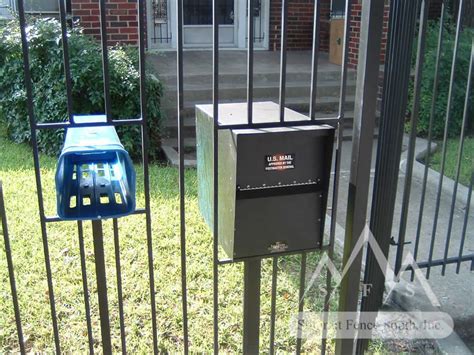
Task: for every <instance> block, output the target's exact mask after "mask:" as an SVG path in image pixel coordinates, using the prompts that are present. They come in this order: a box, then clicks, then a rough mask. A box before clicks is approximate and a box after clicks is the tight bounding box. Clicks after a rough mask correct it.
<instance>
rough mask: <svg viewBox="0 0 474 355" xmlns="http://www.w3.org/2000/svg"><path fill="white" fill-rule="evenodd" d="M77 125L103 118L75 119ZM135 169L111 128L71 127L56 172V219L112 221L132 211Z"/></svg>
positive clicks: (76, 117)
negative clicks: (108, 219)
mask: <svg viewBox="0 0 474 355" xmlns="http://www.w3.org/2000/svg"><path fill="white" fill-rule="evenodd" d="M74 120H75V122H76V123H79V124H81V123H90V122H104V123H105V122H106V116H104V115H94V116H75V117H74ZM135 181H136V176H135V170H134V168H133V164H132V160H131V159H130V156H129V155H128V153H127V151H126V150H125V149H124V148H123V145H122V144H121V143H120V139H119V137H118V135H117V132H116V131H115V128H114V127H113V126H106V125H104V126H95V127H77V128H76V127H74V128H68V129H67V131H66V140H65V142H64V147H63V150H62V152H61V155H60V157H59V161H58V166H57V171H56V196H57V209H58V216H59V217H60V218H62V219H65V220H94V219H102V218H115V217H122V216H125V215H128V214H130V213H132V212H133V211H135Z"/></svg>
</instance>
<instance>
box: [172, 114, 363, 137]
mask: <svg viewBox="0 0 474 355" xmlns="http://www.w3.org/2000/svg"><path fill="white" fill-rule="evenodd" d="M302 113H303V114H304V115H308V112H302ZM329 116H330V117H336V113H334V114H331V115H329ZM327 117H328V115H327V114H322V113H321V112H317V113H316V118H327ZM353 120H354V112H353V111H347V112H345V114H344V127H345V128H352V124H353ZM163 133H164V137H177V136H178V121H177V120H167V121H166V124H165V126H164V131H163ZM183 135H184V137H186V138H194V137H196V120H195V117H194V115H192V116H188V117H183Z"/></svg>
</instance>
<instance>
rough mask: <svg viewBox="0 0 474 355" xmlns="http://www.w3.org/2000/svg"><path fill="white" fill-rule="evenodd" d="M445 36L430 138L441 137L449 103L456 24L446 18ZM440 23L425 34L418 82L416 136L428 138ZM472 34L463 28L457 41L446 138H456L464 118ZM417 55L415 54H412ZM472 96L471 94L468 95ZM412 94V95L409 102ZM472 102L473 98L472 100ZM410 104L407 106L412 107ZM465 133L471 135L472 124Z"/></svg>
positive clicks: (435, 23)
mask: <svg viewBox="0 0 474 355" xmlns="http://www.w3.org/2000/svg"><path fill="white" fill-rule="evenodd" d="M444 26H445V28H444V37H443V44H442V50H441V58H440V69H439V81H438V94H437V98H436V102H435V110H434V120H433V131H432V132H433V138H435V139H439V138H442V137H443V134H444V126H445V118H446V107H447V103H448V93H449V82H450V76H451V64H452V58H453V53H454V38H455V32H456V28H455V24H454V23H453V21H452V19H451V18H449V17H448V21H447V22H446V23H445V25H444ZM438 34H439V21H438V20H434V21H430V23H429V25H428V28H427V33H426V48H425V64H424V67H423V76H422V83H421V95H420V111H419V117H418V127H417V130H418V134H419V135H421V136H427V135H428V127H429V120H430V110H431V103H432V98H433V83H434V76H435V68H436V51H437V46H438V43H437V42H438ZM473 36H474V31H473V30H472V29H469V28H464V29H463V31H462V32H461V36H460V40H459V50H458V56H457V62H456V72H455V80H454V86H453V103H452V106H451V107H452V111H451V118H450V123H449V126H448V136H449V137H455V136H457V135H459V132H460V129H461V123H462V117H463V109H464V100H465V95H466V85H467V74H468V71H469V60H470V55H471V45H472V38H473ZM415 55H416V53H415ZM471 95H472V93H471ZM412 100H413V95H411V101H412ZM471 102H472V97H471ZM411 105H412V104H410V106H409V107H411ZM468 124H469V125H470V126H468V132H469V131H470V132H472V130H473V128H474V127H473V126H472V121H471V122H470V123H468Z"/></svg>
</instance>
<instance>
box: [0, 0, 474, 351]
mask: <svg viewBox="0 0 474 355" xmlns="http://www.w3.org/2000/svg"><path fill="white" fill-rule="evenodd" d="M216 2H217V0H214V1H213V52H212V60H213V90H212V92H213V117H214V156H215V157H217V155H218V150H217V144H216V142H217V137H218V134H219V131H221V130H223V129H231V128H256V129H259V128H266V127H268V126H269V125H268V124H263V123H255V122H254V121H253V111H252V107H253V87H254V84H253V59H254V41H253V40H251V41H248V56H247V63H248V68H247V70H248V71H247V105H248V106H247V108H248V110H247V119H248V120H247V123H246V124H244V125H222V124H220V123H219V109H218V108H219V46H218V38H219V27H218V25H217V18H218V13H217V11H216V9H217V7H216ZM464 2H465V1H463V0H461V1H460V6H459V17H458V22H457V29H456V44H455V53H456V50H457V43H458V37H459V32H460V30H461V21H460V19H461V18H462V14H463V8H464ZM259 3H260V2H258V1H257V0H249V1H248V8H251V9H254V8H256V7H257V6H258V4H259ZM429 3H430V1H429V0H424V1H422V2H419V1H416V2H412V1H409V0H392V1H391V12H390V31H389V37H390V39H389V44H388V53H387V63H386V66H385V67H386V71H385V78H384V95H383V99H382V109H381V116H382V120H381V127H380V137H379V145H378V152H377V167H376V172H375V175H376V181H375V187H374V199H373V203H372V214H371V217H370V221H371V230H372V231H373V232H374V235H375V237H376V238H377V240H378V241H379V242H380V244H381V246H382V249H383V250H384V252H385V253H386V254H388V249H389V242H390V238H388V236H389V235H391V228H392V223H393V215H394V201H395V194H396V190H397V176H398V166H399V160H400V150H401V144H402V138H403V120H402V119H401V117H403V114H404V112H403V110H404V107H406V94H407V92H408V83H409V75H410V61H411V53H410V51H411V47H410V46H409V45H408V46H407V44H406V43H410V42H411V41H412V39H413V37H414V34H415V27H416V20H417V15H418V8H419V7H420V5H421V9H422V11H421V13H420V24H419V42H418V55H417V61H416V73H415V80H414V88H415V90H414V100H413V110H412V116H411V130H410V140H409V149H408V163H407V173H406V181H405V184H404V194H403V196H404V198H403V209H402V216H401V219H400V233H399V236H398V241H397V258H396V269H397V271H398V270H400V269H401V268H403V265H402V260H403V252H404V248H405V243H406V240H407V238H406V237H405V235H406V224H407V215H408V207H409V204H410V200H409V197H410V187H411V176H412V167H413V164H414V157H415V140H416V123H417V122H416V119H417V110H418V105H419V100H420V97H419V90H420V89H419V88H420V80H421V70H422V68H423V49H424V38H425V31H426V26H427V9H428V6H429ZM99 4H100V20H101V43H102V63H103V79H104V98H105V105H104V106H105V114H106V116H107V123H106V124H107V125H113V126H122V125H137V126H138V127H140V132H141V146H142V168H143V195H144V206H143V207H142V208H138V209H137V210H136V214H137V215H141V216H143V218H144V222H145V229H144V231H143V234H144V235H145V238H146V241H147V255H148V271H147V272H148V277H149V302H150V305H151V308H150V315H151V323H152V333H153V334H152V348H153V352H154V353H158V352H161V351H183V352H184V353H188V352H189V351H192V350H193V349H192V344H190V341H189V324H188V321H189V311H188V307H189V301H188V286H187V281H188V274H187V269H186V267H187V264H188V260H187V247H186V241H187V238H186V233H187V229H186V217H187V216H186V191H185V175H186V174H185V169H184V136H183V133H182V132H183V130H184V122H183V120H182V118H181V115H180V112H181V109H182V108H183V87H184V80H185V76H184V75H183V20H182V19H183V6H182V5H183V4H182V1H177V4H176V7H177V14H176V15H177V20H176V22H177V28H176V32H175V33H176V35H177V42H178V46H177V47H178V48H177V63H178V66H177V67H178V75H177V78H178V85H177V87H178V107H177V112H178V132H179V133H178V141H179V206H180V209H179V226H180V233H179V240H180V258H181V259H180V261H181V270H180V272H181V290H180V292H181V300H182V304H181V312H182V324H181V329H182V340H183V341H182V346H179V347H177V348H176V349H160V348H159V334H160V330H159V329H158V328H159V326H158V323H157V319H159V317H160V313H159V312H158V311H157V304H159V302H160V301H159V300H157V299H156V297H155V294H156V290H155V289H156V284H155V272H156V271H158V270H159V264H160V258H155V256H154V249H153V241H154V239H153V235H152V226H151V224H152V211H151V204H150V193H151V190H150V178H149V161H148V155H147V152H148V145H149V139H148V131H147V112H146V104H145V103H146V90H145V27H146V26H145V21H144V19H145V0H138V14H139V46H138V52H139V72H140V103H141V113H140V118H138V119H122V120H114V119H112V117H111V114H110V112H111V111H110V105H111V103H110V83H109V62H108V55H107V53H108V47H107V21H106V12H105V9H106V1H105V0H99ZM288 4H289V1H288V0H283V1H282V8H281V11H282V26H281V28H282V36H281V61H280V65H281V66H280V95H279V104H280V115H279V118H280V120H279V122H276V123H272V124H271V126H272V127H275V126H277V127H286V126H306V125H312V124H315V123H321V124H322V123H325V124H330V125H332V126H334V127H335V128H336V129H337V142H336V151H335V156H334V167H333V173H334V174H333V176H334V178H333V181H332V203H331V212H330V214H331V222H330V228H329V234H328V236H327V238H325V240H324V245H322V246H321V249H320V250H315V251H308V252H303V253H299V254H300V255H298V263H299V284H298V288H299V296H298V300H299V302H298V311H299V312H302V311H303V310H304V306H305V304H304V294H305V286H306V281H307V275H306V270H307V261H308V257H309V255H308V254H310V252H311V253H321V252H323V251H325V252H327V253H328V254H329V255H330V257H332V256H333V254H334V245H335V233H336V227H337V223H336V220H337V213H338V197H339V188H340V187H339V185H340V166H341V155H342V141H343V124H344V104H345V97H346V90H345V89H346V77H347V71H348V58H349V38H350V30H349V28H350V21H351V16H350V15H349V14H350V13H351V8H352V1H351V0H347V1H346V5H345V6H346V8H345V13H346V19H345V32H344V43H345V45H344V52H343V65H342V67H341V78H340V80H341V84H340V98H339V113H338V115H337V116H335V117H326V118H316V104H317V83H318V78H317V73H318V71H317V69H318V59H319V34H320V20H321V16H320V2H319V1H315V7H314V30H313V47H312V64H311V65H312V74H311V92H310V97H308V102H309V103H310V110H309V119H308V120H304V121H296V122H295V121H292V122H288V121H285V110H284V108H285V90H286V63H287V60H286V59H287V36H286V34H287V28H288ZM59 5H60V20H61V28H62V43H63V55H64V75H65V82H66V90H67V108H68V116H69V121H68V122H57V123H38V122H37V119H36V117H35V112H34V104H33V102H34V97H33V90H32V82H31V75H30V63H29V55H28V40H27V32H26V29H27V20H26V18H25V9H24V1H23V0H18V14H19V21H20V27H21V39H22V49H23V62H24V74H25V86H26V95H27V106H28V114H29V122H30V127H31V139H32V146H33V158H34V167H35V173H36V176H35V178H36V186H37V192H38V208H39V216H40V222H41V235H42V241H43V246H42V247H43V252H44V259H45V269H46V279H47V288H48V289H47V293H48V297H49V305H50V315H51V327H52V332H53V336H54V344H55V350H56V352H57V353H60V352H61V351H62V350H63V347H62V345H61V329H60V327H59V322H58V314H57V311H56V303H55V293H54V290H55V289H54V284H53V278H54V276H53V273H52V269H51V264H50V251H49V244H48V226H49V225H50V224H52V223H58V222H61V220H60V218H59V217H57V216H47V215H46V214H45V208H44V200H43V188H42V185H43V181H42V177H41V166H40V158H39V151H38V144H37V135H38V132H39V131H40V130H51V129H67V128H71V127H80V126H81V127H84V126H86V125H88V126H92V125H99V124H92V123H89V124H84V123H76V122H74V118H73V112H72V96H71V85H72V83H71V77H70V68H69V53H68V37H67V26H68V24H67V21H66V9H65V5H64V2H63V1H60V2H59ZM362 5H363V6H362V14H361V29H360V46H359V65H358V79H357V92H356V107H355V122H354V131H353V151H352V160H351V162H352V163H351V176H350V181H349V195H348V209H347V211H348V212H347V219H346V236H345V250H344V258H343V262H344V263H345V262H347V259H348V257H349V255H350V253H351V251H352V250H353V248H354V246H355V242H356V238H357V237H358V236H359V235H360V234H361V233H362V230H363V228H364V225H365V221H366V208H365V207H366V206H367V205H368V193H369V181H370V160H371V159H368V158H370V157H371V151H372V145H373V131H374V125H375V123H376V119H375V117H376V101H377V100H376V99H377V95H378V89H377V88H378V81H379V70H378V67H379V63H380V57H379V53H380V47H381V33H382V26H383V13H384V2H383V1H377V0H364V1H363V2H362ZM445 11H446V6H445V5H444V3H443V8H442V12H441V19H440V21H441V22H442V21H443V19H444V16H445ZM254 13H255V12H254V11H250V12H249V15H248V38H251V39H254V38H255V29H254V24H255V21H254V18H253V17H254ZM441 28H442V27H441ZM400 36H401V37H400ZM403 36H404V37H403ZM441 36H442V33H440V41H439V46H438V57H439V56H440V53H441V51H442V49H441V45H442V40H441ZM403 41H405V42H403ZM407 48H408V50H407ZM455 65H456V55H454V59H453V69H452V74H451V82H450V83H451V84H450V85H451V88H452V85H453V83H454V80H455V77H454V73H455ZM472 67H473V59H472V54H471V64H470V71H469V74H468V75H469V80H468V84H467V89H466V92H467V94H466V104H465V108H464V118H463V124H464V125H465V124H466V122H467V120H468V109H469V107H468V106H469V99H468V98H469V93H470V90H471V79H472ZM437 70H439V67H437ZM396 75H398V78H397V77H396ZM436 77H437V75H436ZM436 86H437V79H435V85H434V87H435V94H434V98H433V101H435V100H436ZM397 90H398V91H397ZM451 91H452V90H450V97H449V99H448V109H447V116H446V123H445V126H446V127H448V125H449V120H450V115H449V113H450V105H451V104H452V100H451V96H452V94H451ZM400 92H401V93H402V94H400ZM404 94H405V95H404ZM404 97H405V98H404ZM389 118H394V119H389ZM446 129H447V128H446ZM465 135H466V131H465V130H464V129H463V130H462V131H461V133H460V141H461V142H463V140H464V138H465ZM430 137H431V136H430ZM446 140H447V133H446V130H445V135H444V140H443V145H442V156H443V158H442V163H441V165H442V167H441V174H440V178H439V179H440V180H439V187H438V191H437V195H436V206H437V208H436V217H435V219H434V223H433V231H432V234H431V245H432V247H431V248H430V253H429V257H428V260H427V261H421V262H418V264H419V265H420V266H421V267H426V268H427V273H428V275H429V272H430V268H431V267H433V266H437V265H439V266H442V268H443V269H442V270H443V273H444V271H445V268H446V265H447V264H450V263H456V264H457V271H459V265H460V264H461V263H462V262H466V261H467V262H471V263H474V254H468V253H467V252H466V251H465V250H464V244H465V240H466V235H467V233H468V231H467V225H468V219H469V207H470V202H471V195H472V184H473V180H474V175H473V177H472V178H471V182H470V186H469V188H468V196H467V205H466V206H467V207H466V210H465V219H464V222H463V223H464V224H463V229H462V237H461V239H460V244H459V246H458V247H459V253H458V254H459V255H458V256H456V257H450V256H449V247H450V236H451V234H450V232H449V233H448V234H447V236H446V239H445V243H446V248H445V252H444V257H443V258H441V259H435V258H434V256H433V245H434V242H435V239H436V238H437V237H436V235H437V233H436V228H437V223H438V213H439V212H438V211H439V204H440V199H441V193H442V184H443V170H444V161H445V159H446V144H447V143H446ZM428 144H429V145H428V149H429V147H431V138H429V139H428ZM460 147H461V148H460V150H459V151H460V153H459V154H461V153H462V144H461V146H460ZM459 159H460V158H459ZM367 162H369V165H367ZM459 164H460V163H459V160H458V162H457V174H456V175H457V177H456V181H455V187H454V193H453V195H452V204H451V213H450V217H449V228H448V230H449V231H451V224H452V223H453V210H454V208H455V201H456V191H457V188H458V179H459ZM427 166H428V165H427ZM218 169H219V167H218V159H217V158H216V159H214V170H213V171H214V219H213V220H214V226H213V247H212V254H213V283H212V284H213V290H212V291H213V298H212V302H213V307H212V308H213V339H207V341H208V343H212V344H213V349H214V352H215V353H218V352H219V349H220V338H219V305H220V303H221V302H222V300H220V299H219V296H220V294H219V282H220V279H219V274H220V271H221V268H225V267H227V264H229V263H230V261H219V258H218V252H219V249H218V238H217V234H218V226H217V221H218V218H217V211H218V199H217V196H218V186H217V180H218V179H217V176H218ZM427 169H428V168H426V169H425V172H424V180H423V195H422V202H421V206H422V207H421V209H420V212H419V226H421V224H422V222H423V220H422V217H423V206H424V204H425V187H426V184H427V182H426V179H427V174H428V173H427ZM4 183H6V184H8V181H6V182H4ZM387 201H388V204H387ZM380 204H387V208H386V209H384V212H380V210H378V209H377V207H378V206H379V205H380ZM0 215H1V217H2V227H3V236H4V242H5V251H6V256H7V263H8V270H9V280H10V285H11V296H12V298H13V306H14V311H15V319H16V326H17V334H18V341H19V349H20V351H21V353H25V351H26V350H28V349H26V348H25V339H24V337H23V330H22V321H21V317H20V308H19V304H18V294H17V290H16V286H15V272H14V271H15V270H14V265H13V258H12V253H11V248H10V239H9V233H8V227H7V216H6V213H5V205H4V200H3V193H2V190H1V186H0ZM119 223H120V220H119V219H114V220H113V237H114V247H115V249H114V252H115V268H116V276H117V281H116V282H117V292H118V295H117V299H118V311H119V324H120V341H121V346H120V348H113V347H112V343H111V329H110V328H111V327H110V320H109V318H110V315H109V298H108V297H109V296H110V295H108V293H107V277H106V273H105V271H106V264H105V258H104V233H103V228H102V221H100V220H99V221H93V222H92V234H93V240H94V256H95V269H96V270H95V272H96V279H97V296H98V304H99V314H100V331H101V342H100V343H101V347H102V350H103V352H104V353H111V352H112V351H122V352H123V353H126V352H127V332H126V324H127V317H126V315H125V313H124V306H123V299H124V296H125V295H124V294H123V290H122V274H121V263H120V243H119V240H120V235H119V230H120V228H119ZM83 224H84V223H83V222H77V232H78V238H79V248H80V256H81V272H82V286H83V295H84V307H85V314H86V323H87V337H88V345H89V352H90V353H93V352H94V349H95V347H94V344H96V341H97V340H96V339H94V338H93V327H94V324H93V322H92V321H91V307H90V303H89V300H90V296H89V295H90V290H89V289H88V283H87V280H88V276H87V270H86V250H85V247H84V237H85V236H84V225H83ZM420 228H421V227H419V228H418V233H417V234H416V238H415V240H414V242H415V243H414V246H415V252H414V254H415V259H417V247H418V244H419V241H420V238H421V237H420ZM282 258H284V256H275V257H272V258H271V263H272V272H271V295H270V300H271V304H270V317H269V325H268V327H269V339H260V337H259V334H260V331H259V329H260V325H261V321H260V314H261V307H260V293H261V275H262V274H261V265H262V259H261V258H253V259H249V260H246V261H243V269H244V271H243V283H244V301H243V325H242V328H241V329H242V332H243V344H242V351H243V352H245V353H257V352H258V351H259V350H261V349H268V351H269V352H270V353H275V352H276V351H277V350H278V348H277V346H276V344H277V343H278V339H277V337H276V332H275V324H276V322H277V318H278V314H277V311H276V304H277V300H278V298H279V295H278V292H277V291H278V283H277V280H278V269H279V263H280V262H281V259H282ZM361 259H362V254H361V253H359V255H358V257H357V260H356V262H355V263H354V264H353V265H352V266H351V267H350V268H349V272H348V273H347V274H346V275H345V276H344V277H343V280H342V283H341V288H340V299H339V309H340V310H348V311H356V310H357V303H358V301H359V300H360V297H359V293H358V292H354V290H359V282H360V276H361V264H362V263H361ZM418 259H419V258H418ZM373 264H374V260H373V255H372V254H371V252H370V251H369V252H368V256H367V262H366V273H365V278H364V280H365V281H367V282H369V281H372V283H373V284H374V285H375V286H376V289H377V290H378V292H376V293H373V294H371V295H370V297H368V298H363V299H362V306H361V307H362V310H370V309H375V310H377V309H378V307H379V306H380V302H381V298H382V295H383V281H384V278H383V275H382V274H381V271H380V270H379V269H377V268H376V266H375V265H373ZM471 265H473V264H471ZM471 268H472V267H471ZM17 276H18V277H21V275H17ZM324 282H325V284H326V286H327V288H328V289H331V285H332V283H331V274H330V273H329V272H328V273H327V275H326V279H325V281H324ZM329 297H330V293H329V292H328V293H327V295H326V296H325V297H323V298H324V301H323V305H324V306H323V310H324V311H327V310H328V309H329V301H330V300H329ZM239 330H240V328H239ZM63 331H66V330H63ZM180 336H181V335H180ZM264 343H266V344H268V345H264ZM302 345H303V344H302V338H301V337H299V336H297V337H296V340H295V344H294V350H295V351H296V353H300V352H301V349H302ZM327 345H328V344H327V341H326V339H325V337H322V339H321V352H322V353H325V351H326V348H327ZM366 346H367V344H366V343H365V342H363V341H360V342H359V343H358V348H357V349H358V351H363V350H364V348H365V347H366ZM353 347H354V344H353V341H352V340H347V339H346V340H338V341H337V342H336V352H337V353H341V354H343V353H348V352H351V351H352V349H353ZM64 350H66V351H71V350H73V349H64Z"/></svg>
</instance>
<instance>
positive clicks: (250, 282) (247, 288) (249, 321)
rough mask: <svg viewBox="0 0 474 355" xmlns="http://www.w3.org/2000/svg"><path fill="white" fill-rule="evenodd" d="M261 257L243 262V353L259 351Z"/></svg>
mask: <svg viewBox="0 0 474 355" xmlns="http://www.w3.org/2000/svg"><path fill="white" fill-rule="evenodd" d="M261 268H262V261H261V259H252V260H249V261H246V262H245V263H244V327H243V328H244V340H243V352H244V354H258V353H259V335H260V278H261Z"/></svg>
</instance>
